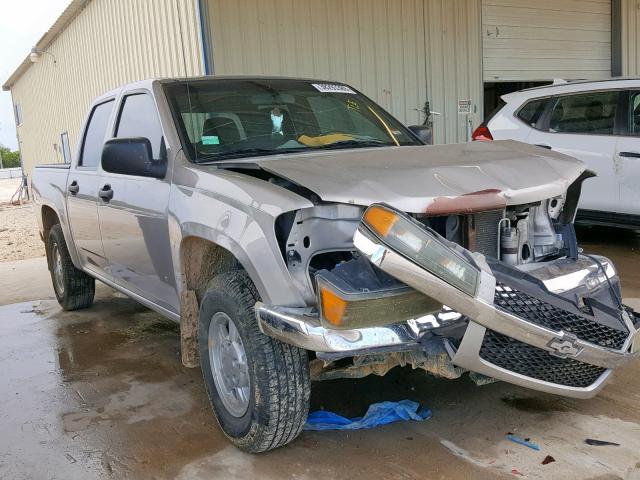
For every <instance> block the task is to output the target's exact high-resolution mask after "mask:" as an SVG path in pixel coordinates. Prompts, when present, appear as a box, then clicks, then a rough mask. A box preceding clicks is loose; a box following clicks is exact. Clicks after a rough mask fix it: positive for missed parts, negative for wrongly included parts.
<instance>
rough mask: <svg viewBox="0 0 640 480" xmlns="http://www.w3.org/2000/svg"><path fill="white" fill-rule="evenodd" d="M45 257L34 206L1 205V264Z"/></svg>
mask: <svg viewBox="0 0 640 480" xmlns="http://www.w3.org/2000/svg"><path fill="white" fill-rule="evenodd" d="M43 255H44V243H42V241H41V240H40V235H39V234H38V223H37V221H36V216H35V213H34V209H33V205H31V204H27V205H22V206H9V205H7V204H4V205H0V262H9V261H12V260H24V259H25V258H33V257H42V256H43Z"/></svg>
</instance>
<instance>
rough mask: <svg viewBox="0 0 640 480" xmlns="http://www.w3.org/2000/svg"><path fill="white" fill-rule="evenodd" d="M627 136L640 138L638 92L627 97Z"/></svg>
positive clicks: (639, 97)
mask: <svg viewBox="0 0 640 480" xmlns="http://www.w3.org/2000/svg"><path fill="white" fill-rule="evenodd" d="M629 100H630V102H629V134H630V135H633V136H634V137H638V136H640V92H631V96H630V97H629Z"/></svg>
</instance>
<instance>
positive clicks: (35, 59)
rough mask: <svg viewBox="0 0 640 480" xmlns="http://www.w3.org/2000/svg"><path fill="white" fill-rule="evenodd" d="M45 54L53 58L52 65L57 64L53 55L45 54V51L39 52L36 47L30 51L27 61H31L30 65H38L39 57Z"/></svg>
mask: <svg viewBox="0 0 640 480" xmlns="http://www.w3.org/2000/svg"><path fill="white" fill-rule="evenodd" d="M45 53H46V54H47V55H51V57H52V58H53V63H54V64H55V63H57V60H56V57H55V55H54V54H53V53H51V52H47V51H46V50H40V49H39V48H38V47H33V48H32V49H31V53H30V54H29V59H30V60H31V62H32V63H38V60H40V56H41V55H42V54H45Z"/></svg>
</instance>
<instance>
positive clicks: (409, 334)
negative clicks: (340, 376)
mask: <svg viewBox="0 0 640 480" xmlns="http://www.w3.org/2000/svg"><path fill="white" fill-rule="evenodd" d="M354 245H355V247H356V248H357V249H358V250H359V251H360V253H362V254H363V255H364V256H366V257H367V258H368V259H369V260H370V261H371V262H372V263H373V264H374V265H376V266H377V267H378V268H380V269H381V270H383V271H385V272H386V273H388V274H390V275H391V276H393V277H395V278H397V279H398V280H400V281H402V282H404V283H405V284H407V285H409V286H411V287H413V288H414V289H416V290H418V291H420V292H422V293H424V294H425V295H427V296H429V297H432V298H434V299H436V300H438V301H439V302H441V303H442V304H443V305H447V306H448V307H449V309H448V310H446V311H443V312H441V314H440V315H435V316H432V315H429V316H426V317H422V318H420V319H412V320H408V321H406V322H404V323H399V324H395V325H389V326H384V327H372V328H360V329H353V330H333V329H329V328H325V327H323V326H321V325H320V322H319V320H318V316H317V313H315V312H313V311H311V310H309V309H307V310H303V309H289V308H282V307H273V306H267V305H264V304H261V303H259V304H257V305H256V316H257V318H258V321H259V325H260V328H261V330H262V331H263V332H264V333H265V334H267V335H269V336H272V337H274V338H277V339H279V340H281V341H283V342H286V343H290V344H293V345H296V346H299V347H301V348H305V349H307V350H311V351H315V352H321V353H325V354H328V355H338V356H352V355H357V354H364V353H367V352H369V353H371V352H373V351H400V350H405V349H410V348H419V346H420V341H421V340H422V339H423V337H425V335H427V333H428V332H429V331H430V330H432V329H433V328H435V327H438V326H442V325H443V324H445V325H446V322H447V321H454V322H455V321H460V320H461V319H462V320H463V321H468V326H467V328H466V331H465V333H464V336H463V338H462V341H461V342H460V344H459V345H458V347H457V349H454V348H453V347H452V348H451V351H450V352H449V353H450V355H451V357H452V362H453V364H454V365H456V366H458V367H461V368H464V369H467V370H470V371H473V372H477V373H480V374H483V375H486V376H488V377H493V378H496V379H499V380H504V381H507V382H510V383H513V384H516V385H521V386H523V387H527V388H531V389H534V390H541V391H545V392H549V393H555V394H559V395H564V396H568V397H575V398H590V397H592V396H594V395H595V394H597V393H598V392H599V391H600V390H601V389H602V387H603V386H604V384H605V383H606V381H607V379H608V378H609V377H610V375H611V373H612V370H613V369H615V368H618V367H620V366H622V365H624V364H626V363H627V362H629V361H631V360H632V359H634V358H636V356H637V355H638V354H637V352H635V351H634V350H635V349H634V347H633V343H634V340H636V334H637V329H636V327H635V326H634V319H633V318H631V316H630V314H629V313H628V312H626V311H625V310H620V311H619V312H618V314H619V316H620V319H621V321H622V322H623V323H624V328H623V330H624V331H623V332H622V333H620V332H621V330H620V329H621V328H622V327H620V326H619V327H618V328H619V330H618V331H617V335H618V336H617V340H616V341H615V342H613V341H612V342H611V344H612V345H614V344H615V345H616V348H610V347H606V346H602V345H598V344H596V343H594V342H592V341H587V340H585V339H584V338H580V337H581V335H580V334H579V332H578V334H575V333H569V332H567V331H565V329H563V328H551V327H552V326H553V325H550V324H549V323H547V324H546V325H541V324H539V323H540V322H537V323H536V322H534V321H530V320H529V319H526V318H523V316H521V315H518V314H516V313H515V312H514V311H508V310H507V309H505V308H501V307H499V306H497V305H495V304H494V299H495V298H497V297H496V295H497V293H496V292H503V293H501V294H502V295H507V296H511V295H515V293H513V292H514V291H512V290H511V289H509V287H504V286H502V285H500V284H498V285H497V282H496V275H494V272H493V271H492V270H491V268H490V267H489V266H488V265H487V264H486V263H484V264H483V257H477V258H476V260H477V263H478V264H479V266H480V270H481V273H480V283H479V288H478V291H477V293H476V295H475V296H470V295H468V294H466V293H464V292H462V291H460V290H458V289H457V288H455V287H452V286H451V285H450V284H448V283H446V282H444V281H443V280H441V279H440V278H438V277H436V276H435V275H433V274H431V273H430V272H428V271H427V270H426V269H424V268H422V267H420V266H418V265H416V264H415V263H413V262H412V261H411V260H409V259H407V258H405V257H404V256H402V255H400V254H398V253H397V252H395V251H393V250H392V249H390V248H389V247H388V246H386V245H385V244H384V243H382V242H381V241H380V240H378V239H377V238H376V237H375V236H374V235H373V234H371V233H370V232H369V231H368V230H367V229H366V228H364V227H363V226H361V227H360V228H359V229H358V231H357V232H356V234H355V237H354ZM563 262H564V263H563ZM551 266H552V269H555V273H556V274H557V275H556V276H555V277H554V278H551V279H550V278H546V279H544V278H542V279H541V283H542V284H543V285H544V288H545V289H546V290H547V291H548V292H550V293H556V292H558V291H561V290H563V291H566V289H567V288H568V287H570V288H578V289H579V288H582V287H583V286H584V284H585V283H586V282H587V278H589V275H590V274H591V273H593V272H594V271H595V272H596V273H597V272H598V268H599V267H597V264H596V262H594V261H593V260H589V259H587V258H586V257H581V258H580V259H579V260H578V261H572V262H566V261H564V260H561V261H558V262H557V263H556V264H553V263H551ZM604 270H605V272H606V276H607V277H613V276H615V271H614V270H613V267H611V265H610V264H608V263H607V264H606V265H605V267H604ZM548 273H549V272H548V271H546V272H545V273H540V275H541V276H542V277H544V276H545V275H547V274H548ZM607 282H608V280H607ZM505 288H506V289H507V290H506V293H504V289H505ZM585 288H586V287H585ZM501 289H503V290H501ZM525 296H527V295H525ZM529 298H531V299H533V300H532V301H533V302H539V305H540V306H541V308H543V309H544V308H547V304H545V303H544V301H542V300H537V299H535V298H533V297H529ZM549 307H551V306H549ZM445 308H446V307H445ZM557 310H559V309H557ZM559 311H560V313H562V312H563V311H562V310H559ZM564 313H566V315H567V318H573V317H575V318H576V319H577V321H582V322H583V323H584V324H585V325H588V326H589V321H588V319H586V320H585V319H584V318H582V317H579V316H578V315H575V314H574V313H570V312H564ZM571 315H573V317H570V316H571ZM559 321H560V323H562V322H565V324H566V318H562V319H559ZM590 327H593V328H597V329H600V330H602V329H604V328H605V327H604V326H602V325H600V324H598V323H594V322H592V323H591V324H590ZM607 328H608V327H607ZM574 330H575V329H574ZM614 333H616V332H615V331H614ZM589 338H591V339H592V337H589ZM639 338H640V337H639ZM605 340H606V339H605ZM607 341H608V340H607ZM636 343H638V341H637V340H636Z"/></svg>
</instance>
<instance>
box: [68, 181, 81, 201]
mask: <svg viewBox="0 0 640 480" xmlns="http://www.w3.org/2000/svg"><path fill="white" fill-rule="evenodd" d="M67 190H69V193H70V194H71V195H73V196H74V197H75V196H76V195H77V194H78V192H79V191H80V185H78V182H76V181H75V180H74V181H73V182H71V184H70V185H69V186H68V187H67Z"/></svg>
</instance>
